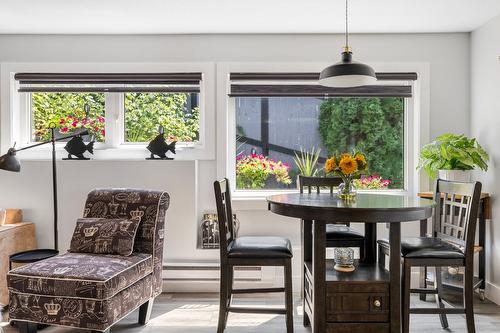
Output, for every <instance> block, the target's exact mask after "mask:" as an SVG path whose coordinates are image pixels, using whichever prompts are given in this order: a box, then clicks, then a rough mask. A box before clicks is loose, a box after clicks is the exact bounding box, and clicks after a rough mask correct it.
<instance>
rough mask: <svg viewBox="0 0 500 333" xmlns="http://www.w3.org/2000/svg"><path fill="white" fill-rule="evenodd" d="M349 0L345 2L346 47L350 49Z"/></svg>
mask: <svg viewBox="0 0 500 333" xmlns="http://www.w3.org/2000/svg"><path fill="white" fill-rule="evenodd" d="M347 14H348V0H345V47H346V48H348V47H349V25H348V15H347Z"/></svg>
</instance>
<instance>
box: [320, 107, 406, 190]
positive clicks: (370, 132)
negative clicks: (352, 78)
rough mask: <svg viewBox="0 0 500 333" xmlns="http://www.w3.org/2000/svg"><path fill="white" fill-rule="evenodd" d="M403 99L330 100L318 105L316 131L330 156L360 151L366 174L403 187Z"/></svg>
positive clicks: (395, 186) (396, 186)
mask: <svg viewBox="0 0 500 333" xmlns="http://www.w3.org/2000/svg"><path fill="white" fill-rule="evenodd" d="M403 121H404V101H403V99H402V98H333V99H329V100H326V101H325V102H323V103H322V104H321V106H320V119H319V132H320V136H321V139H322V142H323V145H324V146H325V147H326V149H327V150H328V153H329V154H334V153H342V152H346V151H347V152H348V151H351V150H352V149H354V148H355V149H358V150H360V151H362V152H363V153H364V154H365V155H366V158H367V161H368V165H369V173H370V174H377V175H380V176H382V177H383V178H388V179H390V180H391V181H392V183H391V185H390V187H391V188H402V187H403V156H404V155H403V143H404V136H403Z"/></svg>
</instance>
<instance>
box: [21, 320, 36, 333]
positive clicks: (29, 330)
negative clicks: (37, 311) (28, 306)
mask: <svg viewBox="0 0 500 333" xmlns="http://www.w3.org/2000/svg"><path fill="white" fill-rule="evenodd" d="M16 326H17V328H18V329H19V332H20V333H36V332H37V330H38V324H37V323H31V322H28V321H16Z"/></svg>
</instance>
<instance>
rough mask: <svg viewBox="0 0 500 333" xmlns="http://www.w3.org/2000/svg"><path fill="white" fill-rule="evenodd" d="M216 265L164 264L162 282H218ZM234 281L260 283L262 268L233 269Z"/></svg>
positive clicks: (218, 273)
mask: <svg viewBox="0 0 500 333" xmlns="http://www.w3.org/2000/svg"><path fill="white" fill-rule="evenodd" d="M219 268H220V267H219V265H218V264H192V263H186V264H180V263H175V264H164V265H163V274H162V275H163V281H178V282H183V281H184V282H197V281H199V282H218V281H219V280H220V269H219ZM234 280H235V281H241V282H261V281H262V280H263V276H262V267H260V266H250V267H235V268H234Z"/></svg>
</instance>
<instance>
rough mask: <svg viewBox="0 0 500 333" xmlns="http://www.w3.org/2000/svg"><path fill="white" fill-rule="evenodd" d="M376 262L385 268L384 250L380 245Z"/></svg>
mask: <svg viewBox="0 0 500 333" xmlns="http://www.w3.org/2000/svg"><path fill="white" fill-rule="evenodd" d="M378 263H379V265H380V266H382V267H384V268H385V252H384V250H383V249H382V246H380V245H379V246H378Z"/></svg>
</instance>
